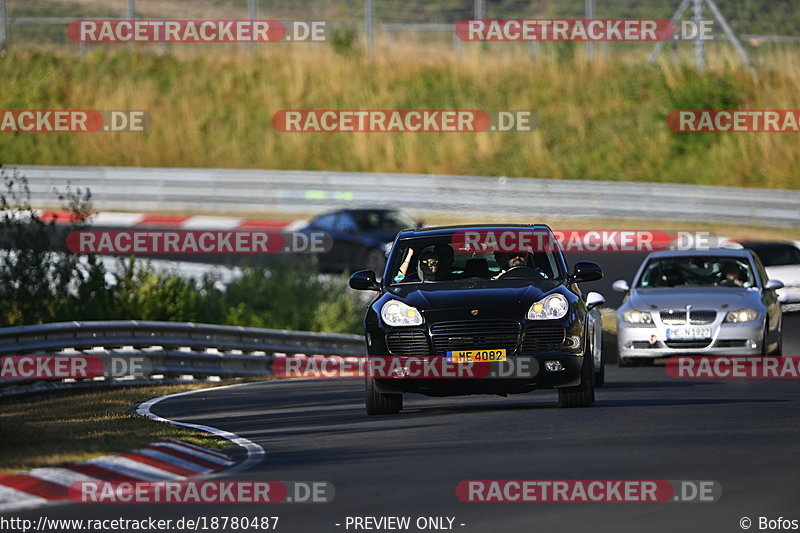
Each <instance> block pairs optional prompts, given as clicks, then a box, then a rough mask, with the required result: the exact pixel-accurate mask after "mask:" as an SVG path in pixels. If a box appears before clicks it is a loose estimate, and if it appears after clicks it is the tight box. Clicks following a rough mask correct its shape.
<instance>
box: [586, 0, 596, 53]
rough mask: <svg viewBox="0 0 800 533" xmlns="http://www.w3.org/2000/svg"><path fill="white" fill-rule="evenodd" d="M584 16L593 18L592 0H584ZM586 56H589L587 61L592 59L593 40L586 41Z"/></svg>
mask: <svg viewBox="0 0 800 533" xmlns="http://www.w3.org/2000/svg"><path fill="white" fill-rule="evenodd" d="M584 18H587V19H593V18H594V0H586V15H585V17H584ZM586 57H588V58H589V61H591V60H593V59H594V41H592V40H587V41H586Z"/></svg>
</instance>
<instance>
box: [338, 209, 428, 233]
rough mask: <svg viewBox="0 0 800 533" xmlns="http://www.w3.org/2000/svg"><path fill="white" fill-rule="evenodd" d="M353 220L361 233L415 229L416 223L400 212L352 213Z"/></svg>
mask: <svg viewBox="0 0 800 533" xmlns="http://www.w3.org/2000/svg"><path fill="white" fill-rule="evenodd" d="M352 215H353V220H355V222H356V224H358V227H359V229H361V231H393V232H395V233H396V232H399V231H400V230H403V229H406V228H414V227H416V225H417V223H416V221H415V220H414V219H413V218H411V217H410V216H408V215H407V214H405V213H403V212H402V211H354V212H353V213H352Z"/></svg>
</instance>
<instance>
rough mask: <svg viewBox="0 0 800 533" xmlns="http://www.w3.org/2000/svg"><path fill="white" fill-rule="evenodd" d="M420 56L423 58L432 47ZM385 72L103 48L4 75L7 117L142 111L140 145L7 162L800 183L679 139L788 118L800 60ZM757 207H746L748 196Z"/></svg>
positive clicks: (117, 138) (101, 139)
mask: <svg viewBox="0 0 800 533" xmlns="http://www.w3.org/2000/svg"><path fill="white" fill-rule="evenodd" d="M417 52H419V50H417ZM428 52H429V53H427V54H420V53H411V52H409V53H399V52H398V54H397V55H392V56H378V57H376V58H374V59H373V60H370V59H368V58H366V57H364V56H362V55H360V54H352V55H342V54H337V53H336V52H334V51H332V50H331V48H330V47H322V46H317V47H299V46H298V47H296V48H294V47H293V48H291V49H289V47H283V46H282V47H279V48H275V47H273V48H269V49H264V51H263V52H259V53H258V54H240V55H224V54H219V55H214V54H209V55H207V56H202V57H183V56H181V55H180V54H178V53H175V54H165V55H157V54H154V53H141V52H140V53H135V52H134V53H131V52H128V51H126V50H118V51H107V50H104V49H96V50H94V51H93V52H92V53H91V54H88V55H87V56H85V57H81V56H77V55H74V54H69V53H60V52H55V53H51V52H47V53H40V52H17V53H13V54H10V55H9V56H7V57H6V58H4V59H3V61H2V62H0V76H2V78H3V79H4V80H5V82H6V83H5V85H4V90H3V92H2V93H0V109H136V110H144V111H147V112H148V113H149V115H150V117H151V118H152V127H151V128H150V129H149V130H148V131H146V132H143V133H98V134H67V133H49V134H46V135H45V134H32V133H15V134H6V135H3V136H0V153H2V154H3V160H4V161H3V162H4V163H13V164H45V165H109V166H121V165H124V166H143V167H161V166H165V167H219V168H268V169H269V168H272V169H305V170H316V169H325V170H327V171H337V170H342V171H372V172H411V173H432V174H468V175H491V176H516V177H528V176H537V177H548V178H556V179H587V180H619V181H652V182H673V183H701V184H715V185H731V186H744V187H769V188H785V189H797V188H798V187H800V148H798V144H797V142H796V137H795V136H794V135H791V134H785V135H780V134H777V133H741V134H736V133H728V134H710V133H673V132H671V131H670V130H669V128H668V127H667V124H666V117H667V115H668V114H669V113H670V112H671V111H673V110H679V109H786V108H791V107H792V106H791V102H793V101H795V99H796V95H797V94H798V92H799V91H800V68H798V67H799V66H800V56H798V55H797V54H796V53H790V52H785V53H776V54H775V55H774V56H773V57H772V59H771V61H770V62H769V63H768V64H765V65H764V66H762V67H761V68H760V70H759V76H758V77H753V76H751V75H750V73H749V72H747V71H746V70H744V69H742V68H740V67H739V66H738V64H737V63H735V62H727V61H722V62H715V63H714V67H713V68H711V67H709V68H708V69H707V70H706V71H704V72H698V71H697V70H696V69H694V68H693V67H691V66H687V65H685V64H677V65H667V64H661V65H652V66H646V65H643V64H640V63H636V64H635V65H632V64H631V63H629V62H627V61H625V60H603V61H597V62H595V63H590V62H587V61H585V60H584V59H583V58H582V57H581V56H580V55H575V56H574V57H573V56H569V55H566V56H550V55H547V56H543V57H540V58H536V59H531V58H530V57H529V55H528V54H527V53H522V52H520V53H515V54H511V53H509V54H506V55H499V56H495V55H482V54H481V53H480V51H479V49H472V52H471V53H469V54H467V53H465V54H464V57H462V58H461V59H456V58H454V57H452V54H446V55H441V54H438V53H437V52H436V50H429V51H428ZM286 109H484V110H522V109H525V110H532V111H533V112H534V114H535V115H536V117H537V120H536V124H537V127H536V129H535V130H534V131H532V132H517V133H514V132H504V133H499V132H498V133H488V132H487V133H464V134H456V133H419V134H413V133H375V134H368V133H353V134H348V133H281V132H279V131H277V129H276V128H275V127H274V126H273V124H272V117H273V116H274V115H275V113H276V112H277V111H279V110H286ZM743 201H746V199H743Z"/></svg>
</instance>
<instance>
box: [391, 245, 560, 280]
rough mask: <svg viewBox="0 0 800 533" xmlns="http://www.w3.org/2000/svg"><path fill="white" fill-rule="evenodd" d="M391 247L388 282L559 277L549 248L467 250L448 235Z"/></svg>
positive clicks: (557, 262)
mask: <svg viewBox="0 0 800 533" xmlns="http://www.w3.org/2000/svg"><path fill="white" fill-rule="evenodd" d="M395 248H396V249H395V253H393V254H392V258H393V259H392V264H391V265H389V271H388V272H389V278H388V279H390V280H392V285H400V284H407V283H437V282H460V281H465V282H466V281H467V280H481V279H483V280H490V281H491V280H505V279H517V280H520V279H524V280H529V281H531V282H534V281H537V280H554V279H560V278H561V277H562V272H561V269H560V267H559V264H560V261H559V260H558V258H557V256H556V253H554V252H551V251H536V252H525V251H516V252H515V251H512V252H485V251H481V252H476V251H468V250H464V249H463V248H461V247H459V246H454V245H453V243H452V237H451V236H441V237H437V238H431V237H428V238H418V239H404V240H402V241H399V242H398V243H397V245H396V246H395ZM467 284H469V283H467ZM472 285H473V286H474V284H472Z"/></svg>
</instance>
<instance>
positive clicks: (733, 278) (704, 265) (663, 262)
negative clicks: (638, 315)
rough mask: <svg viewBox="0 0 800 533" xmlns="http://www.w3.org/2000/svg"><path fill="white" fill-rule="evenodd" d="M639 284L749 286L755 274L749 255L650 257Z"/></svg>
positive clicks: (752, 284) (646, 286)
mask: <svg viewBox="0 0 800 533" xmlns="http://www.w3.org/2000/svg"><path fill="white" fill-rule="evenodd" d="M636 286H637V287H639V288H659V287H682V286H693V287H697V286H700V287H742V288H748V287H753V286H755V277H754V276H753V270H752V269H751V268H750V264H749V262H748V261H747V259H746V258H739V257H702V256H701V257H698V256H691V257H663V258H657V259H651V260H650V261H648V263H647V266H645V268H644V270H643V271H642V275H641V276H640V277H639V281H638V284H637V285H636Z"/></svg>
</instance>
